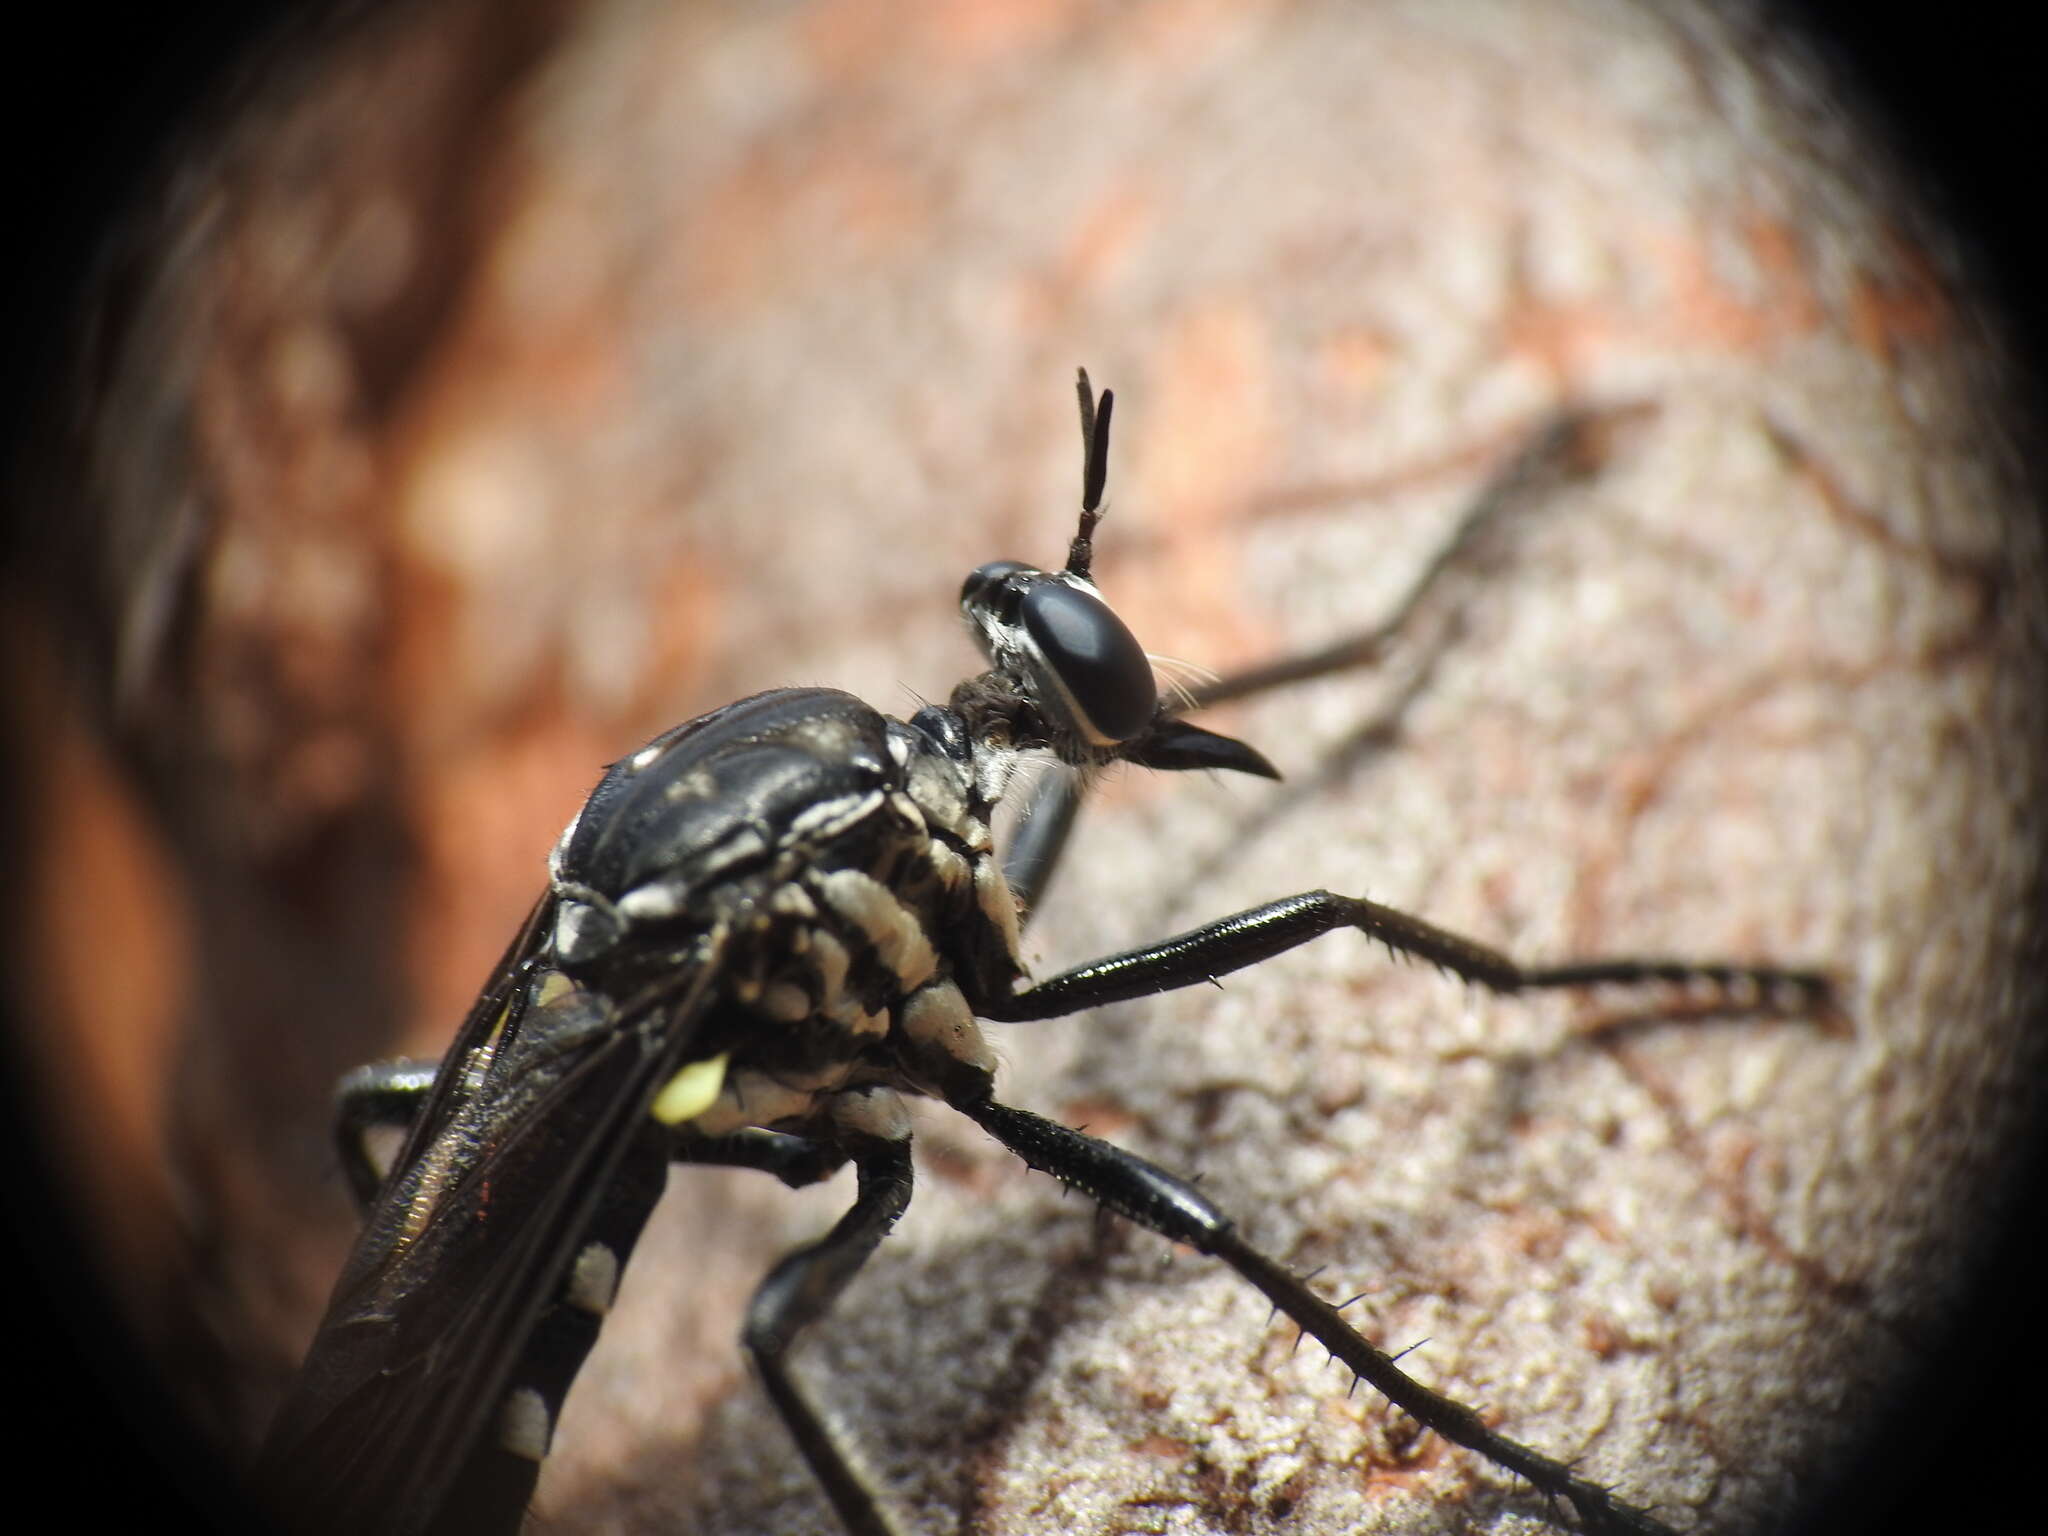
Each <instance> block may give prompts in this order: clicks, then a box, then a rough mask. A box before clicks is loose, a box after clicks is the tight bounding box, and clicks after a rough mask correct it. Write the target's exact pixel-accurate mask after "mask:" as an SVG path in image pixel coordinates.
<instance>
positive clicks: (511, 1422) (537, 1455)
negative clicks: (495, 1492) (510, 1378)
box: [498, 1387, 555, 1461]
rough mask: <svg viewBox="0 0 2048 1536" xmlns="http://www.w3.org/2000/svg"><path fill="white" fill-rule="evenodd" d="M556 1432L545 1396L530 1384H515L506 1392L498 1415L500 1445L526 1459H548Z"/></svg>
mask: <svg viewBox="0 0 2048 1536" xmlns="http://www.w3.org/2000/svg"><path fill="white" fill-rule="evenodd" d="M554 1433H555V1426H554V1423H553V1421H552V1420H550V1419H549V1417H548V1405H547V1399H546V1398H544V1397H542V1396H541V1395H540V1394H539V1393H538V1392H536V1391H534V1390H533V1388H531V1387H514V1388H513V1389H512V1390H511V1391H510V1392H508V1393H506V1394H505V1407H504V1410H503V1411H502V1412H501V1413H500V1414H499V1415H498V1444H499V1445H501V1446H503V1447H504V1448H505V1449H506V1450H508V1451H510V1452H511V1453H512V1454H513V1455H514V1456H520V1457H524V1458H525V1459H526V1460H527V1461H545V1460H546V1459H547V1454H548V1441H549V1440H551V1439H553V1438H554Z"/></svg>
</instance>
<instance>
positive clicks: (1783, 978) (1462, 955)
mask: <svg viewBox="0 0 2048 1536" xmlns="http://www.w3.org/2000/svg"><path fill="white" fill-rule="evenodd" d="M1335 928H1355V929H1357V930H1358V931H1359V932H1360V933H1363V934H1365V935H1366V936H1367V937H1368V938H1374V939H1378V940H1379V941H1380V942H1381V943H1383V944H1385V945H1386V946H1387V948H1388V949H1390V950H1395V951H1398V952H1400V953H1402V954H1408V955H1414V956H1416V957H1417V958H1418V959H1422V960H1427V961H1429V962H1431V963H1432V964H1434V965H1437V966H1441V967H1442V968H1443V969H1444V970H1447V971H1449V972H1451V973H1452V974H1453V975H1456V976H1462V977H1463V978H1465V980H1467V981H1476V982H1478V983H1479V984H1480V985H1481V986H1483V987H1488V988H1491V989H1492V990H1493V991H1495V992H1524V991H1530V990H1534V989H1536V988H1541V987H1580V986H1593V985H1597V984H1600V983H1608V982H1612V983H1620V984H1626V985H1640V984H1644V983H1650V982H1665V983H1671V984H1674V985H1681V986H1683V985H1690V984H1694V983H1703V984H1707V985H1711V986H1713V987H1716V988H1718V989H1721V990H1723V991H1727V992H1729V993H1730V994H1731V996H1732V1000H1733V1001H1735V1002H1736V1003H1737V1004H1738V1005H1740V1006H1744V1007H1748V1006H1753V1005H1754V1004H1755V1003H1756V1002H1760V1001H1763V1000H1765V995H1766V994H1770V993H1773V992H1777V991H1780V990H1789V991H1791V992H1793V993H1794V994H1795V997H1796V1000H1797V1001H1800V1002H1810V1003H1814V1004H1818V1003H1820V1002H1821V1001H1823V1000H1824V999H1825V998H1826V996H1827V991H1828V986H1827V981H1826V980H1825V978H1823V977H1821V976H1818V975H1813V974H1810V973H1807V972H1801V971H1780V970H1773V969H1770V968H1768V967H1761V966H1759V967H1750V966H1739V965H1723V964H1719V963H1713V964H1695V963H1693V962H1691V961H1685V960H1620V959H1617V960H1590V961H1577V962H1573V963H1570V964H1566V965H1553V966H1522V965H1519V964H1517V963H1516V962H1515V961H1513V960H1511V959H1509V958H1508V957H1507V956H1506V955H1504V954H1502V953H1501V952H1500V951H1499V950H1496V949H1489V948H1488V947H1487V946H1486V945H1484V944H1479V943H1476V942H1474V941H1473V940H1471V939H1467V938H1461V937H1460V936H1459V935H1457V934H1455V933H1449V932H1447V931H1445V930H1444V929H1442V928H1438V927H1436V926H1434V925H1433V924H1430V923H1425V922H1424V921H1422V919H1420V918H1418V917H1410V916H1408V914H1407V913H1405V912H1398V911H1396V910H1395V909H1394V908H1392V907H1383V906H1381V905H1380V904H1379V903H1378V902H1376V901H1366V900H1364V899H1363V898H1360V897H1355V896H1338V895H1335V894H1334V893H1332V892H1330V891H1305V892H1303V893H1302V894H1301V895H1299V896H1287V897H1283V898H1281V899H1280V900H1279V901H1269V902H1267V903H1266V904H1265V905H1264V906H1259V907H1252V908H1249V909H1248V910H1246V911H1243V912H1238V913H1234V914H1232V915H1231V916H1229V917H1225V918H1219V919H1218V920H1217V921H1215V922H1213V923H1208V924H1205V925H1204V926H1202V927H1200V928H1194V929H1190V930H1189V931H1188V932H1186V933H1183V934H1178V935H1176V936H1175V937H1173V938H1170V939H1164V940H1161V941H1160V942H1159V943H1157V944H1147V945H1143V946H1141V947H1139V948H1137V949H1127V950H1125V951H1123V952H1122V953H1121V954H1115V955H1110V956H1108V957H1106V958H1104V959H1101V960H1094V961H1090V962H1089V963H1088V964H1086V965H1079V966H1076V967H1074V969H1072V970H1070V971H1063V972H1061V973H1060V974H1059V975H1057V976H1053V977H1050V978H1048V979H1047V980H1045V981H1042V982H1040V983H1039V984H1038V985H1037V986H1035V987H1032V988H1030V989H1028V990H1027V991H1023V992H1019V993H1017V994H1016V995H1015V996H1014V997H1007V998H990V999H986V1000H984V1002H983V1004H982V1006H981V1010H980V1011H981V1012H982V1013H983V1014H984V1015H985V1016H986V1017H988V1018H991V1019H998V1020H1002V1021H1004V1022H1017V1021H1021V1020H1026V1019H1050V1018H1057V1017H1059V1016H1060V1015H1062V1014H1068V1013H1077V1012H1079V1011H1080V1010H1082V1009H1084V1008H1099V1007H1101V1006H1102V1005H1103V1004H1105V1003H1120V1002H1125V1001H1127V1000H1129V999H1131V998H1134V997H1147V996H1150V995H1151V994H1152V993H1155V992H1168V991H1172V990H1173V989H1175V988H1177V987H1188V986H1193V985H1195V984H1196V983H1197V982H1203V981H1213V980H1215V979H1216V978H1217V977H1219V976H1227V975H1229V974H1230V973H1231V972H1232V971H1239V970H1243V969H1244V968H1245V967H1246V966H1248V965H1256V964H1258V963H1259V962H1260V961H1261V960H1269V959H1271V958H1272V957H1273V956H1274V955H1277V954H1281V953H1283V952H1285V951H1287V950H1290V949H1293V948H1294V947H1295V946H1296V945H1298V944H1306V943H1307V942H1308V941H1309V940H1310V939H1313V938H1316V937H1318V936H1319V935H1321V934H1325V933H1328V932H1330V931H1331V930H1332V929H1335ZM1749 993H1754V994H1756V996H1755V997H1750V996H1747V995H1745V994H1749Z"/></svg>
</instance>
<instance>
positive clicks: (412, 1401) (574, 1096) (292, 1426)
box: [257, 900, 723, 1536]
mask: <svg viewBox="0 0 2048 1536" xmlns="http://www.w3.org/2000/svg"><path fill="white" fill-rule="evenodd" d="M548 905H549V903H548V902H546V901H545V900H544V901H543V902H542V903H541V906H540V907H539V908H536V911H535V915H534V917H533V918H530V919H529V921H528V926H527V928H526V930H525V931H524V932H523V934H522V937H521V939H520V940H519V941H516V942H515V943H514V945H513V947H512V949H511V950H508V951H507V956H506V959H505V961H504V962H503V963H501V966H500V968H499V970H498V972H497V973H495V974H494V976H493V978H492V981H491V983H490V985H488V986H487V987H486V988H485V989H484V992H483V994H482V996H481V997H480V998H479V1000H478V1003H477V1005H476V1007H475V1008H473V1009H472V1010H471V1013H470V1016H469V1018H468V1019H467V1020H466V1021H465V1023H464V1026H463V1029H462V1031H461V1033H460V1034H459V1035H458V1036H457V1039H456V1043H455V1046H454V1048H452V1049H451V1050H450V1052H449V1053H448V1056H447V1058H446V1059H445V1060H444V1061H443V1062H442V1065H441V1070H440V1072H439V1074H438V1076H437V1077H436V1080H435V1083H434V1087H433V1089H432V1091H431V1093H430V1095H429V1099H428V1104H427V1106H426V1108H425V1109H424V1110H423V1112H422V1114H421V1116H420V1118H419V1121H418V1122H417V1123H416V1125H415V1127H414V1130H413V1132H412V1134H411V1135H410V1136H409V1138H408V1140H407V1144H406V1147H405V1149H404V1151H403V1152H402V1153H401V1156H400V1161H399V1163H398V1164H397V1165H396V1166H394V1168H393V1170H392V1173H391V1176H390V1177H389V1178H388V1179H387V1180H386V1181H385V1185H384V1188H383V1190H382V1192H381V1193H380V1195H379V1198H378V1202H377V1205H376V1208H375V1209H374V1210H373V1212H372V1213H371V1216H370V1220H369V1223H368V1225H367V1227H366V1228H365V1231H364V1234H363V1237H362V1239H361V1240H360V1241H359V1243H358V1244H357V1248H356V1251H355V1253H354V1254H353V1255H352V1256H351V1258H350V1260H349V1263H348V1265H347V1267H346V1268H345V1269H344V1271H343V1274H342V1278H341V1281H340V1283H339V1284H338V1285H337V1286H336V1288H335V1293H334V1297H333V1299H332V1301H330V1303H329V1305H328V1310H327V1315H326V1317H325V1319H324V1320H323V1321H322V1323H321V1327H320V1331H319V1333H318V1335H317V1336H316V1337H315V1339H314V1342H313V1347H312V1350H311V1351H310V1353H309V1354H308V1356H307V1359H306V1362H305V1364H304V1366H303V1367H302V1368H301V1370H300V1373H299V1376H298V1378H297V1379H296V1381H295V1382H294V1384H293V1388H292V1391H291V1393H290V1395H289V1397H288V1398H287V1401H286V1403H285V1406H284V1408H283V1409H282V1410H281V1411H280V1413H279V1415H278V1418H277V1421H276V1423H275V1424H274V1425H273V1427H272V1430H271V1433H270V1436H269V1439H268V1440H267V1442H266V1444H265V1446H264V1450H263V1453H262V1456H261V1458H260V1460H259V1463H258V1467H257V1481H258V1485H259V1487H260V1488H261V1489H262V1490H263V1492H264V1494H265V1496H266V1497H267V1498H269V1499H270V1500H271V1501H272V1502H273V1503H274V1504H275V1506H276V1507H277V1508H278V1509H279V1510H280V1511H282V1512H283V1513H284V1514H285V1516H286V1519H287V1520H288V1522H289V1523H290V1527H291V1528H293V1529H300V1530H306V1531H332V1532H337V1533H338V1532H342V1531H349V1532H365V1531H378V1532H389V1533H393V1536H408V1533H417V1532H424V1531H428V1530H447V1531H454V1530H464V1531H474V1530H479V1529H484V1528H491V1529H498V1528H502V1529H506V1530H510V1529H514V1528H516V1523H517V1520H518V1516H519V1514H520V1513H521V1512H522V1511H523V1505H524V1499H525V1492H526V1488H527V1487H530V1482H531V1472H530V1470H529V1471H528V1473H527V1477H526V1483H525V1484H524V1485H523V1486H520V1487H519V1488H517V1489H515V1490H514V1491H513V1492H514V1496H513V1497H512V1498H511V1500H510V1504H511V1508H510V1509H509V1512H506V1511H500V1512H499V1514H497V1515H496V1516H494V1517H493V1518H494V1521H496V1522H502V1523H494V1524H491V1525H489V1526H485V1525H481V1524H480V1523H479V1522H478V1521H477V1520H476V1519H475V1518H473V1516H474V1514H475V1512H474V1511H471V1512H464V1511H459V1510H455V1509H452V1508H451V1509H449V1510H447V1511H443V1510H442V1509H441V1506H442V1504H443V1503H444V1502H447V1499H448V1493H449V1489H450V1487H451V1486H452V1485H453V1484H454V1483H455V1481H456V1480H457V1478H458V1477H459V1476H460V1475H461V1474H462V1473H463V1470H464V1466H465V1464H466V1463H467V1462H468V1461H469V1459H470V1457H471V1454H472V1452H473V1451H475V1450H476V1449H477V1447H478V1445H479V1442H480V1441H482V1440H483V1439H484V1437H485V1436H486V1435H487V1434H492V1433H494V1432H495V1424H496V1421H497V1417H498V1415H499V1413H500V1412H501V1410H502V1407H503V1399H504V1395H505V1393H506V1390H507V1387H508V1382H509V1378H510V1376H511V1373H512V1371H513V1370H514V1368H515V1367H516V1366H517V1365H518V1363H519V1361H520V1358H521V1353H522V1351H523V1350H524V1349H525V1348H526V1346H527V1343H528V1341H529V1339H530V1338H531V1336H532V1334H533V1332H534V1329H535V1326H536V1323H537V1322H538V1320H539V1319H540V1317H541V1314H542V1313H543V1311H545V1309H546V1308H547V1307H548V1306H549V1305H550V1303H551V1302H552V1301H553V1300H554V1299H555V1298H556V1296H557V1294H558V1293H559V1291H560V1288H561V1285H562V1282H563V1277H564V1273H565V1271H566V1268H567V1266H568V1264H569V1262H570V1261H571V1259H572V1258H573V1256H574V1255H575V1253H576V1251H577V1248H578V1245H579V1244H580V1242H581V1241H582V1238H583V1236H584V1234H585V1232H586V1231H587V1229H588V1228H589V1226H590V1225H591V1223H592V1221H593V1219H594V1214H595V1213H596V1212H597V1210H598V1208H599V1206H600V1204H601V1203H603V1202H604V1201H606V1200H607V1199H608V1198H610V1197H612V1195H613V1189H614V1185H615V1184H616V1183H618V1181H619V1180H620V1179H621V1178H622V1175H623V1173H624V1172H625V1170H626V1165H627V1164H628V1161H629V1159H632V1160H634V1164H635V1168H636V1170H637V1172H638V1173H639V1174H640V1175H641V1176H642V1178H643V1181H644V1183H645V1184H646V1186H647V1193H646V1194H645V1205H646V1206H648V1207H651V1205H652V1203H653V1201H654V1198H655V1197H656V1196H657V1195H658V1194H659V1191H660V1187H661V1183H660V1181H661V1177H662V1168H663V1164H664V1161H665V1157H666V1142H665V1139H664V1138H663V1137H662V1135H661V1133H660V1130H659V1128H658V1127H657V1126H656V1125H655V1123H654V1121H653V1120H652V1118H651V1116H650V1115H649V1113H648V1108H649V1105H650V1103H651V1102H652V1100H653V1097H654V1095H655V1093H656V1092H657V1091H658V1090H659V1089H660V1087H661V1085H662V1084H663V1083H664V1082H666V1081H667V1079H668V1078H669V1077H670V1076H672V1075H673V1074H674V1072H675V1070H676V1068H677V1067H678V1066H680V1065H681V1064H682V1063H683V1062H684V1061H685V1060H687V1053H688V1050H689V1047H690V1043H691V1041H692V1039H693V1038H694V1037H695V1036H696V1034H697V1032H698V1029H699V1026H700V1024H701V1022H702V1020H703V1018H704V1016H705V1014H706V1012H707V1011H708V1008H709V1005H710V1003H711V1000H712V998H713V996H714V993H715V990H716V987H715V982H716V977H717V974H718V964H719V956H720V951H721V948H722V939H723V935H722V933H719V932H714V933H712V934H709V935H707V936H706V937H705V938H704V939H703V940H702V941H701V942H700V943H699V945H698V947H697V950H696V953H695V955H694V957H693V959H692V960H691V961H689V962H688V963H686V964H685V965H683V966H681V967H679V968H678V970H677V971H676V972H675V974H674V976H673V977H672V978H671V979H670V980H669V981H667V982H665V983H664V984H662V985H661V986H660V987H658V988H655V989H651V991H650V992H649V993H647V994H644V995H643V996H641V997H640V998H638V999H634V1000H632V1001H630V1002H628V1003H627V1004H626V1005H624V1006H623V1007H619V1008H617V1009H613V1008H612V1007H611V1005H610V1004H609V1003H607V1002H606V1000H604V999H603V998H602V997H600V996H598V995H597V994H594V993H591V992H588V991H585V990H583V989H580V988H576V987H573V986H570V985H568V983H567V980H566V978H563V977H561V976H560V973H558V972H549V971H546V970H545V969H541V968H538V967H537V966H536V964H535V963H534V961H535V957H536V956H537V955H538V954H539V953H540V951H539V947H538V938H537V936H538V934H539V933H541V932H542V931H544V928H545V925H544V923H542V922H541V917H542V914H543V913H544V911H545V909H546V908H547V906H548ZM650 1164H651V1166H650ZM644 1214H645V1212H644V1210H642V1211H640V1212H638V1213H637V1215H636V1216H635V1219H634V1223H633V1228H634V1230H635V1231H637V1224H638V1220H640V1219H644ZM619 1257H620V1258H621V1259H623V1257H624V1255H623V1253H621V1254H620V1255H619ZM571 1370H572V1372H573V1365H572V1367H571ZM566 1385H567V1382H566V1379H565V1380H564V1381H563V1383H562V1389H563V1390H566Z"/></svg>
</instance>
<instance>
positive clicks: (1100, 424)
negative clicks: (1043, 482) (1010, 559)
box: [1067, 368, 1116, 581]
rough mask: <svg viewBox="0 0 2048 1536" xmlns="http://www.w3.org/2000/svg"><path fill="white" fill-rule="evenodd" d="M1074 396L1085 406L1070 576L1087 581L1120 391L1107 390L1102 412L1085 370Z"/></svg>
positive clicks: (1075, 386)
mask: <svg viewBox="0 0 2048 1536" xmlns="http://www.w3.org/2000/svg"><path fill="white" fill-rule="evenodd" d="M1074 393H1075V395H1076V396H1077V397H1079V399H1080V402H1081V448H1082V453H1083V458H1082V461H1081V529H1080V532H1078V533H1076V534H1075V535H1074V542H1073V543H1072V544H1070V545H1068V546H1067V574H1068V575H1069V576H1078V577H1080V578H1081V579H1082V580H1083V581H1087V580H1088V579H1089V575H1088V567H1089V564H1090V562H1092V561H1093V560H1094V558H1095V545H1094V542H1093V540H1094V537H1095V525H1096V524H1097V523H1099V522H1101V521H1102V510H1101V509H1102V486H1103V482H1104V481H1106V480H1107V479H1108V478H1109V414H1110V412H1111V411H1113V410H1114V409H1115V408H1116V391H1114V390H1109V389H1105V390H1104V391H1103V392H1102V404H1101V406H1100V408H1098V407H1097V405H1096V402H1095V387H1094V386H1093V385H1092V384H1090V383H1089V382H1088V370H1087V369H1086V368H1083V369H1080V370H1079V377H1078V378H1077V379H1076V380H1075V383H1074Z"/></svg>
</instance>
